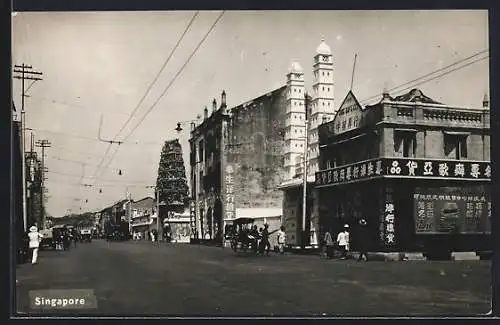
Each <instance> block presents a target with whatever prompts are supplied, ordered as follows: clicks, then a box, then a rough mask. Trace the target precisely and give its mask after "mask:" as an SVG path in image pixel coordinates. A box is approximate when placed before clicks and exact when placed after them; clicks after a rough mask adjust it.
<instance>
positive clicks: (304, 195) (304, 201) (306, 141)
mask: <svg viewBox="0 0 500 325" xmlns="http://www.w3.org/2000/svg"><path fill="white" fill-rule="evenodd" d="M304 96H305V109H306V114H305V131H304V135H305V138H304V161H303V167H302V168H303V169H304V170H303V172H302V177H303V191H302V243H301V244H302V245H301V246H302V248H305V247H306V241H307V239H306V238H307V234H306V213H307V153H308V151H309V148H308V147H309V139H308V137H309V136H308V133H309V122H308V117H309V114H308V112H307V110H308V109H309V105H308V104H309V103H308V100H307V93H306V94H305V95H304Z"/></svg>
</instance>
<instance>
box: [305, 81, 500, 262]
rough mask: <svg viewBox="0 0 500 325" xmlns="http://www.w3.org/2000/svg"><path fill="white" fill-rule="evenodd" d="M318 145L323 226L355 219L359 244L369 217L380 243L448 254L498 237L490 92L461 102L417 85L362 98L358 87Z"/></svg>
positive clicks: (375, 245) (374, 244)
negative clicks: (372, 99)
mask: <svg viewBox="0 0 500 325" xmlns="http://www.w3.org/2000/svg"><path fill="white" fill-rule="evenodd" d="M319 145H320V170H319V171H318V172H316V175H315V187H316V189H317V191H318V193H319V203H320V204H319V209H318V211H319V216H320V220H319V224H320V227H321V229H322V233H323V232H324V230H325V229H331V230H332V231H333V232H335V233H336V232H339V231H340V230H341V229H342V227H343V225H344V224H349V225H350V226H351V227H352V232H351V234H352V240H353V249H356V242H357V239H358V238H357V232H356V229H357V228H356V225H357V222H358V220H360V219H361V218H364V219H365V220H366V221H367V222H368V225H369V229H370V235H369V238H367V240H368V241H369V242H370V246H371V249H373V250H375V249H376V250H385V251H401V250H403V251H404V250H407V251H424V252H427V253H428V254H448V251H449V250H450V249H451V250H454V251H462V250H468V251H470V250H472V251H474V250H481V249H487V248H488V247H489V245H490V244H491V243H490V242H489V241H490V239H491V236H490V235H487V234H490V232H491V228H490V227H491V226H490V218H491V165H490V115H489V101H488V99H487V98H485V99H484V101H483V107H482V108H468V107H453V106H449V105H445V104H442V103H439V102H437V101H435V100H433V99H431V98H429V97H427V96H425V95H424V94H423V93H422V92H421V91H420V90H418V89H413V90H411V91H410V92H408V93H407V94H404V95H401V96H397V97H391V96H390V95H389V94H388V93H387V92H385V93H384V94H383V97H382V99H381V100H380V102H378V103H376V104H374V105H369V106H365V107H363V106H362V105H360V104H359V102H358V100H357V99H356V97H355V96H354V94H353V93H352V92H349V93H348V94H347V96H346V97H345V99H344V101H343V102H342V104H341V105H340V107H339V110H338V112H337V113H336V115H335V118H334V119H333V121H330V122H328V123H325V124H322V125H321V126H320V127H319ZM458 235H459V236H460V237H457V236H458ZM440 249H441V250H442V251H440V252H435V250H440ZM432 250H434V252H431V251H432Z"/></svg>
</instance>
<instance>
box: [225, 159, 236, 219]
mask: <svg viewBox="0 0 500 325" xmlns="http://www.w3.org/2000/svg"><path fill="white" fill-rule="evenodd" d="M224 177H225V192H226V193H225V194H226V200H225V201H226V202H225V205H226V209H225V210H226V211H225V212H226V218H227V219H233V218H234V214H235V207H234V168H233V166H232V165H227V167H226V173H225V176H224Z"/></svg>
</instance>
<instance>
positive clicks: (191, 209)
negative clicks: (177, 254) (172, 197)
mask: <svg viewBox="0 0 500 325" xmlns="http://www.w3.org/2000/svg"><path fill="white" fill-rule="evenodd" d="M189 217H190V219H191V220H190V221H191V236H192V237H193V238H195V239H198V231H196V202H195V201H194V200H191V201H189Z"/></svg>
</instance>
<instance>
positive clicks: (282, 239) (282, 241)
mask: <svg viewBox="0 0 500 325" xmlns="http://www.w3.org/2000/svg"><path fill="white" fill-rule="evenodd" d="M285 245H286V233H285V227H284V226H281V227H280V230H279V231H278V250H279V253H280V255H283V254H285Z"/></svg>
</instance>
